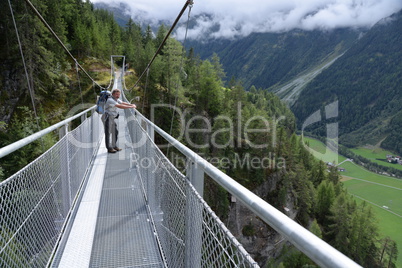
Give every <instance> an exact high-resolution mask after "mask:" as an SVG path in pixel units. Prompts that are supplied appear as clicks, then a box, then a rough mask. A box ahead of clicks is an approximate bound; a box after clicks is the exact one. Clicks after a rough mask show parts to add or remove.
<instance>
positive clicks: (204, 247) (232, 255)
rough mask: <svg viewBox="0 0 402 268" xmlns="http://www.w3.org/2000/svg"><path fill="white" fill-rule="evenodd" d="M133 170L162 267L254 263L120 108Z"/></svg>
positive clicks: (145, 132)
mask: <svg viewBox="0 0 402 268" xmlns="http://www.w3.org/2000/svg"><path fill="white" fill-rule="evenodd" d="M125 113H126V119H127V127H128V131H129V133H130V137H131V139H132V140H131V141H130V144H131V145H132V150H133V153H132V157H131V166H132V167H135V168H137V169H138V173H139V176H140V178H141V181H142V183H143V187H144V191H145V195H146V198H147V201H148V205H149V210H150V213H151V215H152V218H153V222H154V227H155V231H156V233H157V238H158V242H159V244H160V248H161V253H162V255H163V258H164V259H165V262H166V263H167V265H168V267H258V264H257V263H256V262H255V261H254V260H253V259H252V258H251V257H250V255H249V254H248V253H247V252H246V251H245V250H244V248H243V247H242V246H241V244H240V243H239V242H238V241H237V240H236V238H235V237H234V236H233V235H232V234H231V233H230V231H229V230H228V229H227V228H226V227H225V225H224V224H223V223H222V222H221V221H220V220H219V218H218V217H217V216H216V215H215V213H214V212H213V211H212V210H211V208H210V207H209V206H208V205H207V204H206V202H205V201H204V200H203V199H202V197H201V196H200V195H199V194H198V193H197V191H196V190H195V189H194V187H193V186H192V184H191V183H190V182H189V180H188V178H187V177H185V176H184V175H183V174H182V173H181V172H180V171H179V170H178V169H176V168H175V167H174V166H173V165H172V163H171V162H170V161H169V160H168V159H167V158H166V157H165V155H164V154H163V153H162V152H161V151H160V150H159V148H158V147H157V146H156V145H155V143H154V142H153V140H152V138H151V137H150V136H149V135H148V131H150V129H149V125H148V129H147V124H144V125H143V126H141V125H142V122H143V121H142V120H141V117H139V118H136V117H135V114H134V112H133V111H132V110H125Z"/></svg>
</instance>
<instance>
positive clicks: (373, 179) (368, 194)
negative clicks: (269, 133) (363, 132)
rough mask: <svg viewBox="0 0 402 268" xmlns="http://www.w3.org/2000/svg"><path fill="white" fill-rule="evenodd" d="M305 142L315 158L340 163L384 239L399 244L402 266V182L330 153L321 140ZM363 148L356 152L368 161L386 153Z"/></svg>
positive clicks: (347, 181)
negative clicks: (376, 221)
mask: <svg viewBox="0 0 402 268" xmlns="http://www.w3.org/2000/svg"><path fill="white" fill-rule="evenodd" d="M304 141H305V143H306V142H307V143H308V144H309V147H310V148H311V150H310V151H311V152H312V154H313V155H314V156H315V157H316V158H318V159H320V160H322V161H324V162H333V163H336V164H339V163H341V164H340V165H339V166H340V167H342V168H344V169H345V171H344V172H341V175H342V176H343V180H342V181H343V184H344V186H345V187H346V188H347V190H348V192H349V193H350V194H351V195H353V196H354V197H355V198H356V200H357V202H363V201H366V202H367V203H369V204H370V205H371V206H372V208H373V211H374V213H375V215H376V216H377V220H378V223H379V224H378V227H379V232H380V234H381V236H383V237H385V236H389V237H390V238H391V239H393V240H394V241H396V242H397V244H398V250H399V256H398V261H397V267H402V231H401V230H402V180H401V179H396V178H392V177H388V176H383V175H379V174H376V173H373V172H370V171H368V170H366V169H364V168H363V167H361V166H358V165H356V164H355V163H353V162H351V161H348V160H346V158H345V157H343V156H340V155H337V154H336V153H335V152H331V151H330V150H329V149H327V148H326V146H325V145H324V144H323V143H322V142H320V141H318V140H315V139H311V138H306V137H304ZM363 149H364V148H360V149H356V150H360V151H359V152H360V153H362V154H365V155H363V156H364V157H366V158H369V157H368V156H370V157H376V158H379V157H378V155H381V156H382V155H383V154H384V151H381V152H378V151H377V153H375V152H374V151H373V150H371V151H373V152H368V151H369V150H368V149H367V150H363ZM355 153H356V152H355ZM360 153H359V154H360ZM386 154H388V153H387V152H385V154H384V158H385V155H386ZM389 154H391V153H389ZM369 159H370V158H369ZM370 160H371V159H370ZM372 161H373V160H372ZM381 162H383V161H381ZM383 163H385V162H383ZM391 165H392V164H391ZM393 166H397V165H393Z"/></svg>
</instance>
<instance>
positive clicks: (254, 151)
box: [0, 0, 397, 267]
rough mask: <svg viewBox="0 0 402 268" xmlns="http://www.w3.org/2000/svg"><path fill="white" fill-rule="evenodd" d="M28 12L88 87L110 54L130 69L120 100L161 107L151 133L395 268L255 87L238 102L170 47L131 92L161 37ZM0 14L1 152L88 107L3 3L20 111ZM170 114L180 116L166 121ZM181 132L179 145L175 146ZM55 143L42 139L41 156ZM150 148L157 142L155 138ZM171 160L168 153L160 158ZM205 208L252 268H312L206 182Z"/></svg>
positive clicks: (232, 90)
mask: <svg viewBox="0 0 402 268" xmlns="http://www.w3.org/2000/svg"><path fill="white" fill-rule="evenodd" d="M33 4H34V5H35V6H37V7H38V9H39V11H40V12H41V13H42V14H43V15H44V16H45V19H47V20H48V22H49V24H50V25H51V26H52V27H54V29H55V30H56V31H57V33H58V35H59V36H60V37H61V39H62V40H63V42H64V43H65V44H66V45H67V47H68V48H69V49H70V51H71V52H72V53H73V55H74V57H76V58H77V59H78V60H79V62H80V63H82V64H83V65H84V67H86V68H88V70H89V73H90V74H91V76H93V77H94V78H95V80H97V81H98V82H99V83H100V84H102V85H107V84H108V82H109V80H108V71H109V70H108V68H109V67H110V66H108V63H107V62H108V60H109V57H110V55H116V54H117V55H119V54H123V55H125V56H126V60H127V62H128V63H129V65H130V69H129V72H127V76H126V77H127V78H126V85H127V87H128V89H129V90H127V91H126V92H125V93H126V94H127V96H128V99H132V98H134V97H140V102H138V103H137V104H138V109H139V110H140V111H142V112H143V113H144V114H145V115H149V114H150V110H151V105H152V104H164V105H163V106H161V107H159V109H157V110H156V113H155V114H154V115H155V116H154V117H155V118H154V119H155V123H156V124H157V125H158V126H160V127H161V128H163V129H164V130H166V131H167V132H168V133H171V134H172V135H173V136H174V137H178V138H179V139H181V141H182V142H183V143H185V144H186V145H188V146H189V147H190V148H192V149H193V150H195V151H197V152H198V153H200V154H202V155H203V156H204V157H205V158H206V159H208V160H209V161H211V162H212V163H214V164H215V165H216V166H218V167H219V168H220V169H222V170H223V171H224V172H226V173H227V174H228V175H230V176H232V177H233V178H234V179H235V180H237V181H238V182H240V183H241V184H243V185H244V186H246V187H248V188H249V189H251V190H253V191H255V192H256V193H258V194H259V195H260V196H261V197H262V198H263V199H265V200H266V201H267V202H269V203H270V204H272V205H273V206H275V207H276V208H278V209H279V210H281V211H283V212H284V213H288V215H289V217H291V218H293V219H294V220H295V221H297V222H299V223H300V224H302V225H303V226H305V227H306V228H308V229H310V230H311V231H312V232H314V233H315V234H316V235H317V236H320V237H322V238H323V239H324V240H326V241H328V242H329V243H330V244H331V245H333V246H334V247H336V248H338V249H339V250H340V251H342V252H343V253H345V254H346V255H348V256H350V257H351V258H353V259H354V260H355V261H356V262H358V263H360V264H361V265H363V266H365V267H387V266H388V265H389V264H390V265H391V266H389V267H392V265H393V263H395V260H396V258H397V248H396V245H395V243H394V242H393V241H392V240H391V239H390V238H384V237H380V236H379V234H378V228H377V225H376V224H377V223H376V218H375V215H373V212H372V211H371V209H370V207H368V206H367V205H366V204H365V203H362V204H357V203H356V202H355V201H354V200H353V199H352V197H351V196H350V195H348V194H347V193H346V191H345V190H344V188H343V187H342V182H341V181H340V176H339V174H338V171H337V169H336V168H331V169H330V171H328V170H327V169H328V167H327V166H326V165H325V164H324V163H323V162H319V161H317V160H315V159H314V157H313V156H312V155H310V154H309V153H308V151H307V150H306V148H305V147H304V145H303V144H302V142H301V140H300V138H299V137H298V136H297V135H296V133H295V130H296V119H295V116H294V115H293V113H292V112H291V111H290V110H289V108H288V107H287V106H286V105H285V104H284V103H282V102H281V101H280V99H279V98H278V97H277V96H275V95H274V94H272V93H270V92H267V91H266V90H262V89H258V90H257V89H256V88H255V87H252V88H250V90H249V91H246V90H245V88H244V87H243V86H242V83H241V81H239V80H236V79H229V81H228V82H227V83H225V80H227V79H226V78H225V77H226V75H225V69H224V68H223V65H222V63H221V61H220V59H219V57H218V56H217V55H213V56H212V57H211V59H208V60H201V59H200V57H198V56H197V52H196V51H195V50H193V49H190V50H189V51H184V49H183V46H182V44H181V43H180V42H178V41H177V40H175V39H173V38H169V39H168V41H167V43H166V44H165V46H164V47H163V49H162V51H161V52H160V54H159V55H158V56H157V57H156V60H155V62H154V64H153V65H152V68H151V70H150V73H149V76H147V78H146V80H144V81H141V83H140V84H139V85H138V86H137V87H134V82H135V81H136V80H137V78H138V74H140V73H142V72H143V70H144V69H145V67H146V66H147V64H148V62H149V60H150V58H151V57H152V56H153V54H154V53H155V51H156V48H157V47H158V46H159V45H160V44H161V42H162V40H163V38H164V36H165V35H166V33H167V28H166V27H165V26H161V27H159V29H158V31H157V32H156V33H153V32H152V31H151V28H150V27H148V28H147V29H142V28H141V27H140V26H139V25H140V24H139V23H138V22H134V21H132V20H129V22H128V23H127V25H126V26H125V27H119V26H118V24H117V23H116V22H115V20H114V18H113V15H112V14H111V13H110V12H108V11H104V10H94V9H93V5H92V4H91V3H90V2H89V1H86V2H84V3H83V2H82V1H81V0H63V1H60V2H57V4H56V2H55V1H54V0H37V1H33ZM0 7H1V9H0V12H1V15H2V16H3V18H4V19H2V20H1V25H0V31H1V33H0V34H1V36H4V38H5V39H4V40H5V41H4V42H3V43H1V47H0V51H1V54H0V56H1V58H0V61H1V84H0V88H1V98H0V100H1V107H6V108H5V109H3V110H2V111H1V113H0V115H1V117H0V118H1V119H0V121H1V125H0V126H1V129H0V135H1V141H0V142H1V144H0V146H4V145H5V144H8V143H11V142H13V141H15V140H17V139H19V138H22V137H24V136H27V135H29V134H30V133H33V132H35V131H37V130H38V129H39V128H44V127H46V126H47V125H50V124H52V123H54V122H55V121H58V120H60V119H61V118H63V117H64V116H65V115H66V113H67V112H68V111H69V109H71V107H72V106H74V105H75V104H78V103H80V102H90V103H94V102H95V96H96V94H97V93H98V92H99V89H98V88H96V86H93V83H92V81H90V80H89V79H87V78H84V75H83V74H82V72H80V71H78V72H77V70H76V66H75V64H74V62H72V61H71V59H69V58H68V57H67V55H66V53H65V52H64V51H63V50H62V49H61V48H60V47H59V46H58V45H57V44H56V42H55V41H54V39H52V37H51V36H50V34H49V32H48V31H47V29H45V28H44V27H43V25H42V24H41V23H40V21H39V20H38V19H37V18H36V17H35V16H34V15H33V13H32V12H31V10H30V9H29V7H28V6H26V4H25V2H24V1H22V0H15V1H13V9H14V14H15V17H16V22H17V26H18V29H19V35H20V37H21V42H22V44H23V46H22V48H23V51H24V54H25V62H26V65H27V70H28V71H27V73H28V81H30V85H31V87H32V89H33V92H35V94H34V104H32V103H30V99H29V96H30V91H29V90H28V87H27V82H26V81H27V79H26V76H25V71H24V68H23V64H22V60H21V57H20V54H19V47H18V42H17V38H16V34H15V31H14V29H13V23H12V18H11V16H10V13H7V12H8V10H9V7H8V6H7V3H5V1H3V2H1V4H0ZM292 34H297V33H291V34H290V35H292ZM316 34H318V33H316ZM318 35H319V34H318ZM303 38H305V37H303ZM285 43H286V42H285ZM286 46H291V44H290V43H289V44H288V45H286ZM330 50H331V49H329V50H328V51H330ZM324 54H325V53H324ZM317 60H318V59H317ZM250 64H252V62H250ZM283 64H284V66H285V65H286V63H283ZM290 65H291V64H290ZM302 65H303V64H301V65H300V66H302ZM300 66H299V67H298V68H301V67H300ZM288 71H289V72H290V70H288ZM282 72H285V71H284V70H282ZM105 73H106V74H105ZM295 73H296V71H295ZM292 75H293V74H292ZM290 76H291V75H290ZM31 92H32V91H31ZM34 107H36V108H37V114H38V125H37V124H36V118H35V115H34V114H33V112H32V111H33V109H34ZM172 107H174V108H177V109H176V110H179V111H182V112H183V113H182V114H179V113H177V112H176V113H173V111H176V110H175V109H172ZM184 111H185V112H184ZM182 120H185V122H184V124H183V122H182ZM190 130H196V131H190ZM183 132H185V133H186V135H184V136H183V135H181V136H180V133H183ZM55 140H56V138H55V137H52V138H49V139H48V140H47V141H46V143H47V144H46V145H47V146H50V145H51V144H52V142H54V141H55ZM156 141H157V142H158V143H162V142H163V141H161V139H160V137H156ZM41 149H43V148H41V146H40V144H39V143H38V144H34V145H32V146H30V147H28V148H25V149H24V150H20V151H18V152H16V153H14V154H13V155H12V156H11V157H10V158H7V159H2V160H1V161H2V162H1V164H0V165H1V172H0V173H4V174H0V175H1V176H2V177H1V179H5V178H7V177H8V176H9V175H10V174H12V173H13V172H15V171H16V170H18V169H19V168H20V167H21V166H23V165H24V164H26V163H28V162H29V161H31V159H32V158H33V157H35V156H37V155H38V154H39V153H40V151H41ZM174 154H175V152H174V150H171V151H170V154H169V155H168V157H172V156H173V155H174ZM174 159H175V158H173V159H172V160H174ZM205 199H206V200H207V202H208V203H209V204H210V206H211V207H212V208H213V210H214V211H215V212H216V213H217V215H218V216H219V217H220V218H221V219H222V220H223V221H224V222H225V223H227V225H228V226H230V227H231V229H232V232H233V233H234V234H235V235H236V236H237V237H238V239H239V240H240V241H241V242H243V243H244V245H245V246H246V249H247V250H248V251H249V252H250V253H251V254H252V255H253V257H254V258H255V259H256V260H257V261H258V262H259V264H260V265H261V266H268V267H278V266H282V267H303V266H306V265H311V266H314V264H313V263H312V262H311V261H310V260H309V259H308V258H306V257H305V256H304V255H303V254H301V253H300V252H298V251H297V250H295V249H294V248H292V247H290V246H289V245H288V244H287V243H286V242H285V241H283V239H282V238H281V236H280V235H279V234H277V233H276V232H275V231H274V230H272V228H270V227H269V226H267V225H266V224H265V223H263V222H262V221H260V219H258V218H256V217H255V216H251V214H250V215H249V214H247V212H244V213H243V214H242V215H241V216H242V217H241V218H237V217H234V215H237V214H236V209H237V208H236V206H237V205H236V204H235V205H233V204H230V196H229V194H228V193H227V192H225V191H224V190H223V189H222V188H221V187H219V186H218V185H216V184H215V183H214V182H212V181H211V180H209V179H208V178H207V179H206V185H205ZM234 226H236V227H234ZM278 241H280V242H278Z"/></svg>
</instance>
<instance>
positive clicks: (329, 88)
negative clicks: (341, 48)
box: [292, 12, 402, 153]
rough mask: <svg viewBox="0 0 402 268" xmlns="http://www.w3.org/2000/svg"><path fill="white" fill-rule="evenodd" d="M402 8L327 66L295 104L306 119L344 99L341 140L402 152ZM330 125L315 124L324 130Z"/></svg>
mask: <svg viewBox="0 0 402 268" xmlns="http://www.w3.org/2000/svg"><path fill="white" fill-rule="evenodd" d="M401 44H402V12H399V13H398V14H395V15H394V16H392V17H390V18H387V19H384V20H383V21H381V22H379V23H378V24H377V25H376V26H374V27H373V28H372V29H371V30H370V31H369V32H368V33H367V34H365V35H364V36H363V37H362V38H361V39H359V41H358V42H357V43H356V44H355V45H354V46H352V47H351V48H350V49H349V50H348V51H347V52H346V53H345V54H344V55H343V56H342V57H341V58H339V59H338V60H337V61H336V62H335V63H334V64H333V65H332V66H331V67H329V68H328V69H327V70H325V71H324V72H322V73H321V74H320V75H319V76H318V77H317V78H316V79H314V80H313V81H312V82H311V83H310V84H309V85H308V86H307V87H306V88H305V89H304V91H303V92H302V93H301V95H300V97H299V99H298V101H297V102H296V104H295V105H294V106H293V107H292V110H293V111H294V112H295V114H296V116H297V118H298V119H299V121H300V122H303V120H305V119H306V118H307V117H308V116H309V115H311V114H312V113H313V112H315V111H316V110H317V109H320V108H321V107H323V106H325V105H326V104H328V103H331V102H333V101H335V100H338V101H339V117H338V120H339V131H340V141H341V143H342V144H344V145H347V146H357V145H365V144H371V145H376V144H381V147H383V148H385V149H389V150H391V151H394V152H397V153H402V142H401V141H402V128H401V126H402V125H401V118H402V113H401V111H402V102H401V100H402V50H401ZM325 131H326V130H325V127H324V126H323V125H321V127H320V126H319V127H318V128H316V129H315V130H314V132H315V133H316V134H319V135H321V136H325V134H326V133H325Z"/></svg>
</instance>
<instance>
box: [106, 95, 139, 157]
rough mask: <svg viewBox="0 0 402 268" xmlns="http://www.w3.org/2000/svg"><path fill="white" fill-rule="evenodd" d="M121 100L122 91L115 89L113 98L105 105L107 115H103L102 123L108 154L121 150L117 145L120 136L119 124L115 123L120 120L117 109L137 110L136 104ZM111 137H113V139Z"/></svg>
mask: <svg viewBox="0 0 402 268" xmlns="http://www.w3.org/2000/svg"><path fill="white" fill-rule="evenodd" d="M119 98H120V89H117V88H116V89H113V90H112V95H111V97H109V98H108V99H107V101H106V103H105V113H104V114H103V115H102V122H103V124H104V127H105V143H106V148H107V151H108V153H116V152H117V151H120V150H121V149H120V148H119V147H117V145H116V142H117V135H118V134H119V131H118V130H117V124H116V122H115V119H117V118H119V113H118V112H117V108H120V109H129V108H134V109H135V108H137V106H136V105H135V104H130V103H127V102H123V101H121V100H120V99H119ZM110 135H112V137H111V138H110Z"/></svg>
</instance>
